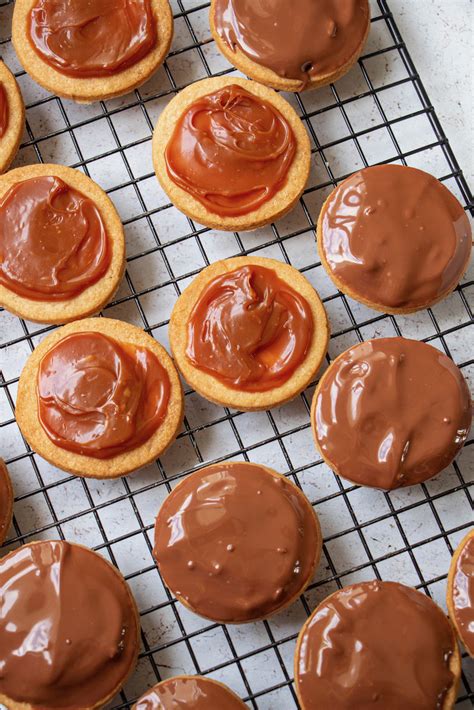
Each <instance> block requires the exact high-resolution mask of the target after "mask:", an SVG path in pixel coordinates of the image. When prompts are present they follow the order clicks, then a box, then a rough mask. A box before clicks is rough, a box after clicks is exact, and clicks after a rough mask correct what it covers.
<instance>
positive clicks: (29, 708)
mask: <svg viewBox="0 0 474 710" xmlns="http://www.w3.org/2000/svg"><path fill="white" fill-rule="evenodd" d="M44 542H61V540H33V541H32V542H29V543H26V544H25V545H23V546H22V547H31V546H33V545H40V544H42V543H44ZM65 542H67V543H68V544H69V545H72V546H73V547H80V548H82V549H83V550H87V552H91V553H92V554H93V555H96V556H97V557H99V558H100V559H101V560H103V561H104V562H105V563H106V564H107V565H109V567H111V568H112V569H113V571H114V573H115V575H116V577H117V580H118V581H119V582H120V583H121V584H122V585H123V586H125V590H126V593H127V596H128V598H129V601H130V606H131V609H132V614H133V617H134V619H135V622H136V631H137V634H136V642H135V654H134V655H133V656H132V661H131V663H130V668H129V669H128V670H127V672H126V673H125V674H124V677H123V679H122V680H121V682H120V683H119V684H118V685H116V686H115V687H114V688H113V690H112V691H111V692H110V694H109V695H107V696H106V697H105V698H103V699H101V700H100V701H98V702H97V703H95V704H94V705H90V706H89V707H87V708H83V710H99V708H102V707H103V706H104V705H105V704H106V703H107V702H109V700H111V699H112V698H113V697H114V696H115V695H116V694H117V693H118V692H119V690H120V689H121V688H123V686H124V685H125V683H126V682H127V680H128V679H129V678H130V676H131V675H132V673H133V671H134V669H135V666H136V664H137V660H138V653H139V651H140V614H139V612H138V607H137V603H136V601H135V597H134V596H133V594H132V590H131V589H130V586H129V584H128V583H127V580H126V579H125V577H124V576H123V574H122V573H121V572H120V570H119V569H118V568H117V567H115V565H113V564H112V563H111V562H109V560H107V559H106V558H105V557H103V556H102V555H99V553H98V552H96V551H95V550H92V549H91V548H90V547H87V546H86V545H82V544H81V543H79V542H71V541H69V540H65ZM19 549H20V550H21V549H22V548H21V547H20V548H16V549H15V550H11V552H9V553H8V554H7V555H5V557H3V558H2V559H1V560H0V563H3V562H4V561H5V560H6V559H7V558H8V557H12V556H13V555H14V554H15V553H16V552H18V550H19ZM0 703H3V704H5V705H6V707H7V708H8V709H9V710H36V708H37V706H36V705H31V703H23V702H19V701H16V700H12V699H10V698H8V697H7V696H6V695H3V694H2V693H0Z"/></svg>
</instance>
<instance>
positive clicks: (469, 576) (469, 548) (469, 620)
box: [453, 535, 474, 655]
mask: <svg viewBox="0 0 474 710" xmlns="http://www.w3.org/2000/svg"><path fill="white" fill-rule="evenodd" d="M453 607H454V619H455V621H456V626H457V629H458V633H459V635H460V637H461V640H462V642H463V644H464V645H465V647H466V648H467V650H468V651H469V653H470V654H471V655H474V535H471V536H470V537H469V538H468V539H467V540H466V542H465V544H464V546H463V549H462V550H461V552H460V553H459V556H458V559H457V561H456V568H455V572H454V579H453Z"/></svg>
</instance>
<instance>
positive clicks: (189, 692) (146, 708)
mask: <svg viewBox="0 0 474 710" xmlns="http://www.w3.org/2000/svg"><path fill="white" fill-rule="evenodd" d="M177 708H179V710H181V709H182V710H245V709H246V708H247V706H246V705H245V704H244V703H243V702H242V701H241V700H239V698H238V697H237V696H236V695H234V693H232V692H231V691H230V690H228V689H227V688H226V687H225V686H224V685H221V684H220V683H216V682H215V681H213V680H211V679H210V678H203V677H202V676H198V675H196V676H177V677H175V678H168V680H164V681H163V682H162V683H159V684H158V685H156V686H155V687H154V688H151V690H149V691H148V692H147V693H145V695H143V696H142V697H141V698H140V699H139V700H137V703H136V705H134V706H133V710H177Z"/></svg>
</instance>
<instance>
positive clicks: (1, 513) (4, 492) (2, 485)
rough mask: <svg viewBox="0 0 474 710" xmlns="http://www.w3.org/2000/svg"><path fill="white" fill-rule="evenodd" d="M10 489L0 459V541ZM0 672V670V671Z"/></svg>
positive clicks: (9, 506)
mask: <svg viewBox="0 0 474 710" xmlns="http://www.w3.org/2000/svg"><path fill="white" fill-rule="evenodd" d="M11 499H12V491H11V483H10V478H9V476H8V470H7V467H6V466H5V463H4V461H3V460H2V459H0V541H3V540H4V539H5V536H6V533H7V530H8V527H9V525H10V518H11V512H12V500H11ZM0 674H1V671H0Z"/></svg>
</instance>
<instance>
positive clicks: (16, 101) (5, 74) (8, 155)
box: [0, 60, 25, 173]
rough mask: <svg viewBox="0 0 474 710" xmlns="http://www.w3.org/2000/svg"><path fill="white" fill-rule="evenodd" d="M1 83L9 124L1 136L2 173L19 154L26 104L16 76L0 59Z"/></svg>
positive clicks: (0, 157) (0, 165) (0, 169)
mask: <svg viewBox="0 0 474 710" xmlns="http://www.w3.org/2000/svg"><path fill="white" fill-rule="evenodd" d="M0 84H3V88H4V89H5V94H6V97H7V102H8V125H7V130H6V131H5V133H4V135H3V136H2V138H0V173H3V172H5V170H7V169H8V168H9V166H10V163H11V162H12V160H13V158H14V157H15V155H16V154H17V151H18V148H19V146H20V143H21V137H22V135H23V128H24V126H25V105H24V103H23V98H22V95H21V92H20V87H19V86H18V84H17V82H16V79H15V77H14V76H13V74H12V73H11V71H10V70H9V68H8V67H7V65H6V64H4V63H3V62H2V61H1V60H0Z"/></svg>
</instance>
